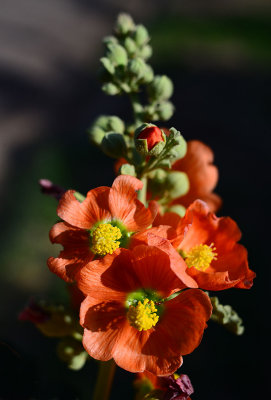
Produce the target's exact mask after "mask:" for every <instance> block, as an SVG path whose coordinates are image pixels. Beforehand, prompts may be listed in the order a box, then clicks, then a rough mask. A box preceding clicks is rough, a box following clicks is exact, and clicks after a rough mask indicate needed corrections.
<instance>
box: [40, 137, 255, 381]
mask: <svg viewBox="0 0 271 400" xmlns="http://www.w3.org/2000/svg"><path fill="white" fill-rule="evenodd" d="M212 161H213V155H212V152H211V150H210V149H209V148H208V147H207V146H205V145H204V144H202V143H200V142H198V141H192V142H188V151H187V154H186V156H185V157H184V158H183V159H181V160H179V161H177V162H176V163H175V164H174V165H173V169H175V170H182V171H185V172H186V173H187V175H188V177H189V181H190V190H189V192H188V193H187V194H186V195H185V196H183V197H182V198H181V200H180V199H175V200H174V204H178V202H179V203H180V202H181V204H183V205H184V206H186V207H187V210H186V213H185V215H184V217H180V216H179V215H177V214H175V213H165V214H164V215H162V214H160V212H159V207H158V205H157V203H156V201H150V202H149V204H148V207H145V205H144V204H143V203H141V202H140V201H139V200H138V198H137V191H140V190H141V189H142V182H141V181H140V180H139V179H137V178H135V177H133V176H129V175H120V176H118V177H117V178H116V179H115V181H114V182H113V185H112V187H111V188H109V187H104V186H102V187H98V188H96V189H92V190H90V191H89V192H88V194H87V196H86V198H85V199H84V200H83V201H79V200H77V198H76V197H75V195H74V193H75V192H74V191H72V190H68V191H67V192H65V193H64V195H63V196H62V197H61V199H60V201H59V205H58V208H57V214H58V216H59V217H60V218H61V219H62V222H59V223H57V224H56V225H54V226H53V228H52V229H51V232H50V239H51V241H52V242H53V243H58V244H61V245H62V246H63V250H62V251H61V252H60V254H59V256H58V257H56V258H53V257H50V258H49V260H48V266H49V268H50V270H51V271H52V272H54V273H56V274H57V275H58V276H59V277H60V278H62V279H63V280H65V281H66V282H69V283H71V282H75V283H76V285H77V287H78V288H79V289H80V290H81V291H82V293H83V294H84V300H83V301H82V303H81V307H80V323H81V325H82V326H83V328H84V335H83V345H84V347H85V349H86V351H87V352H88V354H89V355H90V356H91V357H93V358H95V359H98V360H102V361H107V360H110V359H112V358H113V359H114V360H115V362H116V364H117V365H119V366H120V367H122V368H124V369H126V370H128V371H131V372H143V371H148V372H151V373H152V374H155V375H158V376H166V375H170V374H172V373H174V372H175V371H176V370H177V369H178V368H179V367H180V366H181V364H182V356H184V355H186V354H189V353H191V352H192V351H193V350H194V349H195V348H196V347H197V346H198V345H199V343H200V341H201V338H202V335H203V332H204V329H205V328H206V326H207V325H206V322H207V321H208V319H209V318H210V316H211V313H212V306H211V302H210V299H209V296H208V295H207V294H206V293H205V292H204V290H211V291H218V290H224V289H228V288H232V287H235V288H243V289H249V288H250V287H251V286H252V283H253V279H254V277H255V274H254V272H253V271H251V270H250V269H249V267H248V261H247V251H246V249H245V248H244V247H243V246H242V245H241V244H238V243H237V242H238V241H239V240H240V237H241V233H240V230H239V228H238V226H237V225H236V223H235V222H234V221H233V220H232V219H231V218H228V217H222V218H218V217H216V215H215V214H213V212H214V211H215V210H217V208H218V207H219V206H220V203H221V200H220V198H219V197H218V196H217V195H215V194H214V193H212V191H213V189H214V187H215V185H216V182H217V169H216V167H215V166H214V165H213V164H212ZM198 199H200V200H198Z"/></svg>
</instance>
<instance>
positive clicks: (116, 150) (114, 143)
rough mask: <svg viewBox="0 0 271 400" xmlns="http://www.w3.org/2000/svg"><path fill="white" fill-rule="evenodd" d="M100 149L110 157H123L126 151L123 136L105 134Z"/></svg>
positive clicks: (112, 133)
mask: <svg viewBox="0 0 271 400" xmlns="http://www.w3.org/2000/svg"><path fill="white" fill-rule="evenodd" d="M101 149H102V151H103V152H104V153H105V154H106V155H108V156H110V157H113V158H120V157H124V156H125V154H126V150H127V149H126V143H125V139H124V137H123V135H122V134H120V133H114V132H111V133H107V134H106V135H105V136H104V138H103V140H102V143H101Z"/></svg>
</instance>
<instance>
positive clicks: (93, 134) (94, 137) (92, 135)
mask: <svg viewBox="0 0 271 400" xmlns="http://www.w3.org/2000/svg"><path fill="white" fill-rule="evenodd" d="M104 135H105V131H104V130H103V129H102V128H100V127H99V126H97V125H94V126H93V127H92V128H91V129H90V130H89V131H88V136H89V139H90V141H91V143H92V144H95V145H96V146H99V145H100V144H101V143H102V140H103V137H104Z"/></svg>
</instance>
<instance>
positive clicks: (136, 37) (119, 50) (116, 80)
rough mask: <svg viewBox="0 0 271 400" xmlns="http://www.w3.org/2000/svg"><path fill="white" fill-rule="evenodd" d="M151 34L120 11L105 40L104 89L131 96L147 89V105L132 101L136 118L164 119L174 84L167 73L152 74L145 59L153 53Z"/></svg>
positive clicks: (169, 113) (170, 110) (169, 112)
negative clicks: (112, 28) (109, 34)
mask: <svg viewBox="0 0 271 400" xmlns="http://www.w3.org/2000/svg"><path fill="white" fill-rule="evenodd" d="M149 41H150V36H149V33H148V31H147V29H146V28H145V27H144V26H143V25H135V23H134V21H133V20H132V18H131V17H130V16H129V15H127V14H120V15H119V17H118V19H117V23H116V26H115V29H114V35H112V36H107V37H106V38H105V39H104V45H105V56H104V57H102V58H101V60H100V61H101V63H102V71H101V78H102V81H103V86H102V89H103V91H104V92H105V93H106V94H108V95H111V96H114V95H117V94H123V93H127V94H129V95H130V96H131V97H133V95H134V94H137V93H139V92H142V89H144V87H145V89H146V97H147V99H148V103H149V104H147V105H145V106H143V105H141V104H140V103H139V102H137V101H135V100H134V104H133V106H134V113H135V114H136V115H137V119H138V120H140V121H142V122H144V121H146V120H153V121H157V120H162V121H166V120H168V119H169V118H171V116H172V114H173V112H174V107H173V104H172V103H171V102H170V101H169V98H170V97H171V96H172V93H173V83H172V81H171V80H170V79H169V78H168V77H167V76H166V75H162V76H160V75H157V76H155V75H154V72H153V69H152V67H151V66H150V65H149V64H148V63H147V60H148V59H149V58H150V57H151V55H152V48H151V46H150V44H149Z"/></svg>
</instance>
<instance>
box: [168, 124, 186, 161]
mask: <svg viewBox="0 0 271 400" xmlns="http://www.w3.org/2000/svg"><path fill="white" fill-rule="evenodd" d="M169 140H174V146H173V147H172V148H171V150H170V151H169V156H170V158H171V160H172V161H176V160H179V159H181V158H183V157H184V156H185V155H186V151H187V143H186V141H185V139H184V138H183V136H182V135H181V133H180V132H179V131H177V129H175V128H170V130H169Z"/></svg>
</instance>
